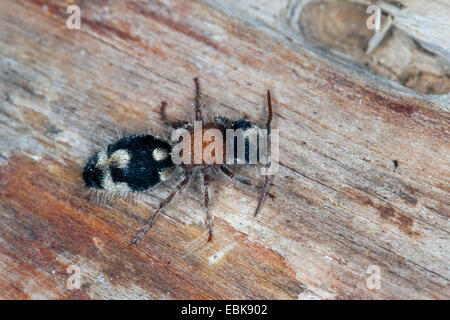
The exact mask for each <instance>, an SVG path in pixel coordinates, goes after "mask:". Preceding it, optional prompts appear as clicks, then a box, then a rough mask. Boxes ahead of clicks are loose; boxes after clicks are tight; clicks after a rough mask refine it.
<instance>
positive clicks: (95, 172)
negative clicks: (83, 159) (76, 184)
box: [83, 153, 103, 189]
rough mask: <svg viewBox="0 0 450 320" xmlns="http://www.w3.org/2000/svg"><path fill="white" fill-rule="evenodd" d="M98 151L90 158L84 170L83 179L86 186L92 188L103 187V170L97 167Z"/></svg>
mask: <svg viewBox="0 0 450 320" xmlns="http://www.w3.org/2000/svg"><path fill="white" fill-rule="evenodd" d="M97 162H98V153H97V154H96V155H95V156H93V157H92V158H90V159H89V161H88V162H87V163H86V166H85V167H84V170H83V180H84V183H85V184H86V186H88V187H90V188H96V189H103V187H102V177H103V171H102V170H101V169H99V168H97Z"/></svg>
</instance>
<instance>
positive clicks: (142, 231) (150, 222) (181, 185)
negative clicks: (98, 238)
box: [130, 172, 191, 245]
mask: <svg viewBox="0 0 450 320" xmlns="http://www.w3.org/2000/svg"><path fill="white" fill-rule="evenodd" d="M190 178H191V175H190V173H189V172H188V173H187V174H186V177H185V178H184V179H183V181H181V182H180V183H179V184H178V185H177V187H176V188H175V190H173V191H172V193H171V194H169V196H168V197H167V198H166V199H164V200H163V201H161V203H160V204H159V206H158V209H156V211H155V212H154V213H153V214H152V215H151V216H150V218H149V219H148V220H147V222H146V223H145V225H144V226H143V227H142V228H141V229H140V230H139V232H138V233H137V235H136V237H135V238H134V240H133V241H132V242H131V243H130V244H131V245H133V244H134V245H138V243H139V241H141V240H142V238H143V237H144V236H145V233H146V232H147V230H148V229H150V227H151V226H152V225H153V222H154V220H155V219H156V217H157V216H158V213H159V212H160V211H161V209H163V208H164V207H165V206H166V205H168V204H169V203H170V201H172V199H173V197H174V196H175V195H176V194H177V193H178V192H179V191H180V190H181V189H183V188H184V187H185V186H186V184H187V183H188V182H189V179H190Z"/></svg>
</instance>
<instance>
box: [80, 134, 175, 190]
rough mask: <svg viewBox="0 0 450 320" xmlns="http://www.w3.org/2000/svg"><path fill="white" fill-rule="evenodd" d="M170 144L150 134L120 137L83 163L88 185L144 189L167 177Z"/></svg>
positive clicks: (169, 170) (170, 170)
mask: <svg viewBox="0 0 450 320" xmlns="http://www.w3.org/2000/svg"><path fill="white" fill-rule="evenodd" d="M171 149H172V147H171V146H170V144H169V143H167V142H165V141H164V140H161V139H159V138H157V137H154V136H152V135H135V136H130V137H125V138H122V139H120V140H118V141H116V142H114V143H112V144H110V145H108V147H107V148H106V150H102V151H99V152H97V153H96V154H95V155H94V156H93V157H92V158H91V159H89V161H88V162H87V163H86V166H85V167H84V171H83V179H84V182H85V183H86V185H87V186H88V187H91V188H95V189H102V190H105V191H110V192H119V193H127V192H134V191H143V190H146V189H148V188H151V187H153V186H154V185H156V184H158V183H159V182H162V181H165V180H167V179H169V178H170V176H171V173H172V169H173V167H174V164H173V162H172V159H171V156H170V152H171Z"/></svg>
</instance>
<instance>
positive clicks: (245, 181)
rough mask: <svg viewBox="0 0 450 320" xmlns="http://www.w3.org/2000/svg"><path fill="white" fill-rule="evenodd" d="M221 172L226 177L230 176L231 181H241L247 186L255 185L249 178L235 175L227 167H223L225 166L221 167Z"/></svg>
mask: <svg viewBox="0 0 450 320" xmlns="http://www.w3.org/2000/svg"><path fill="white" fill-rule="evenodd" d="M220 170H221V171H222V173H224V174H225V175H226V176H228V177H229V178H231V179H235V180H237V181H239V182H240V183H242V184H245V185H247V186H253V184H252V183H251V182H250V181H249V180H248V179H247V178H245V177H243V176H239V175H236V174H234V173H233V172H232V171H231V170H230V169H228V168H227V167H226V166H223V165H222V166H220Z"/></svg>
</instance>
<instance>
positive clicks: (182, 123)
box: [159, 101, 188, 129]
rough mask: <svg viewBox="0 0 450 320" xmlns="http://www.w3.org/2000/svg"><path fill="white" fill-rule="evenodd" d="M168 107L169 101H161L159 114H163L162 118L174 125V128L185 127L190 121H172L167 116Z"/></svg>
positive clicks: (167, 123)
mask: <svg viewBox="0 0 450 320" xmlns="http://www.w3.org/2000/svg"><path fill="white" fill-rule="evenodd" d="M166 107H167V102H165V101H161V107H160V109H159V114H160V115H161V118H162V120H163V121H164V123H165V124H166V125H168V126H170V127H172V128H173V129H177V128H184V127H185V126H186V125H187V124H188V122H186V121H181V120H175V121H172V120H170V119H169V118H168V117H167V113H166Z"/></svg>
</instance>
